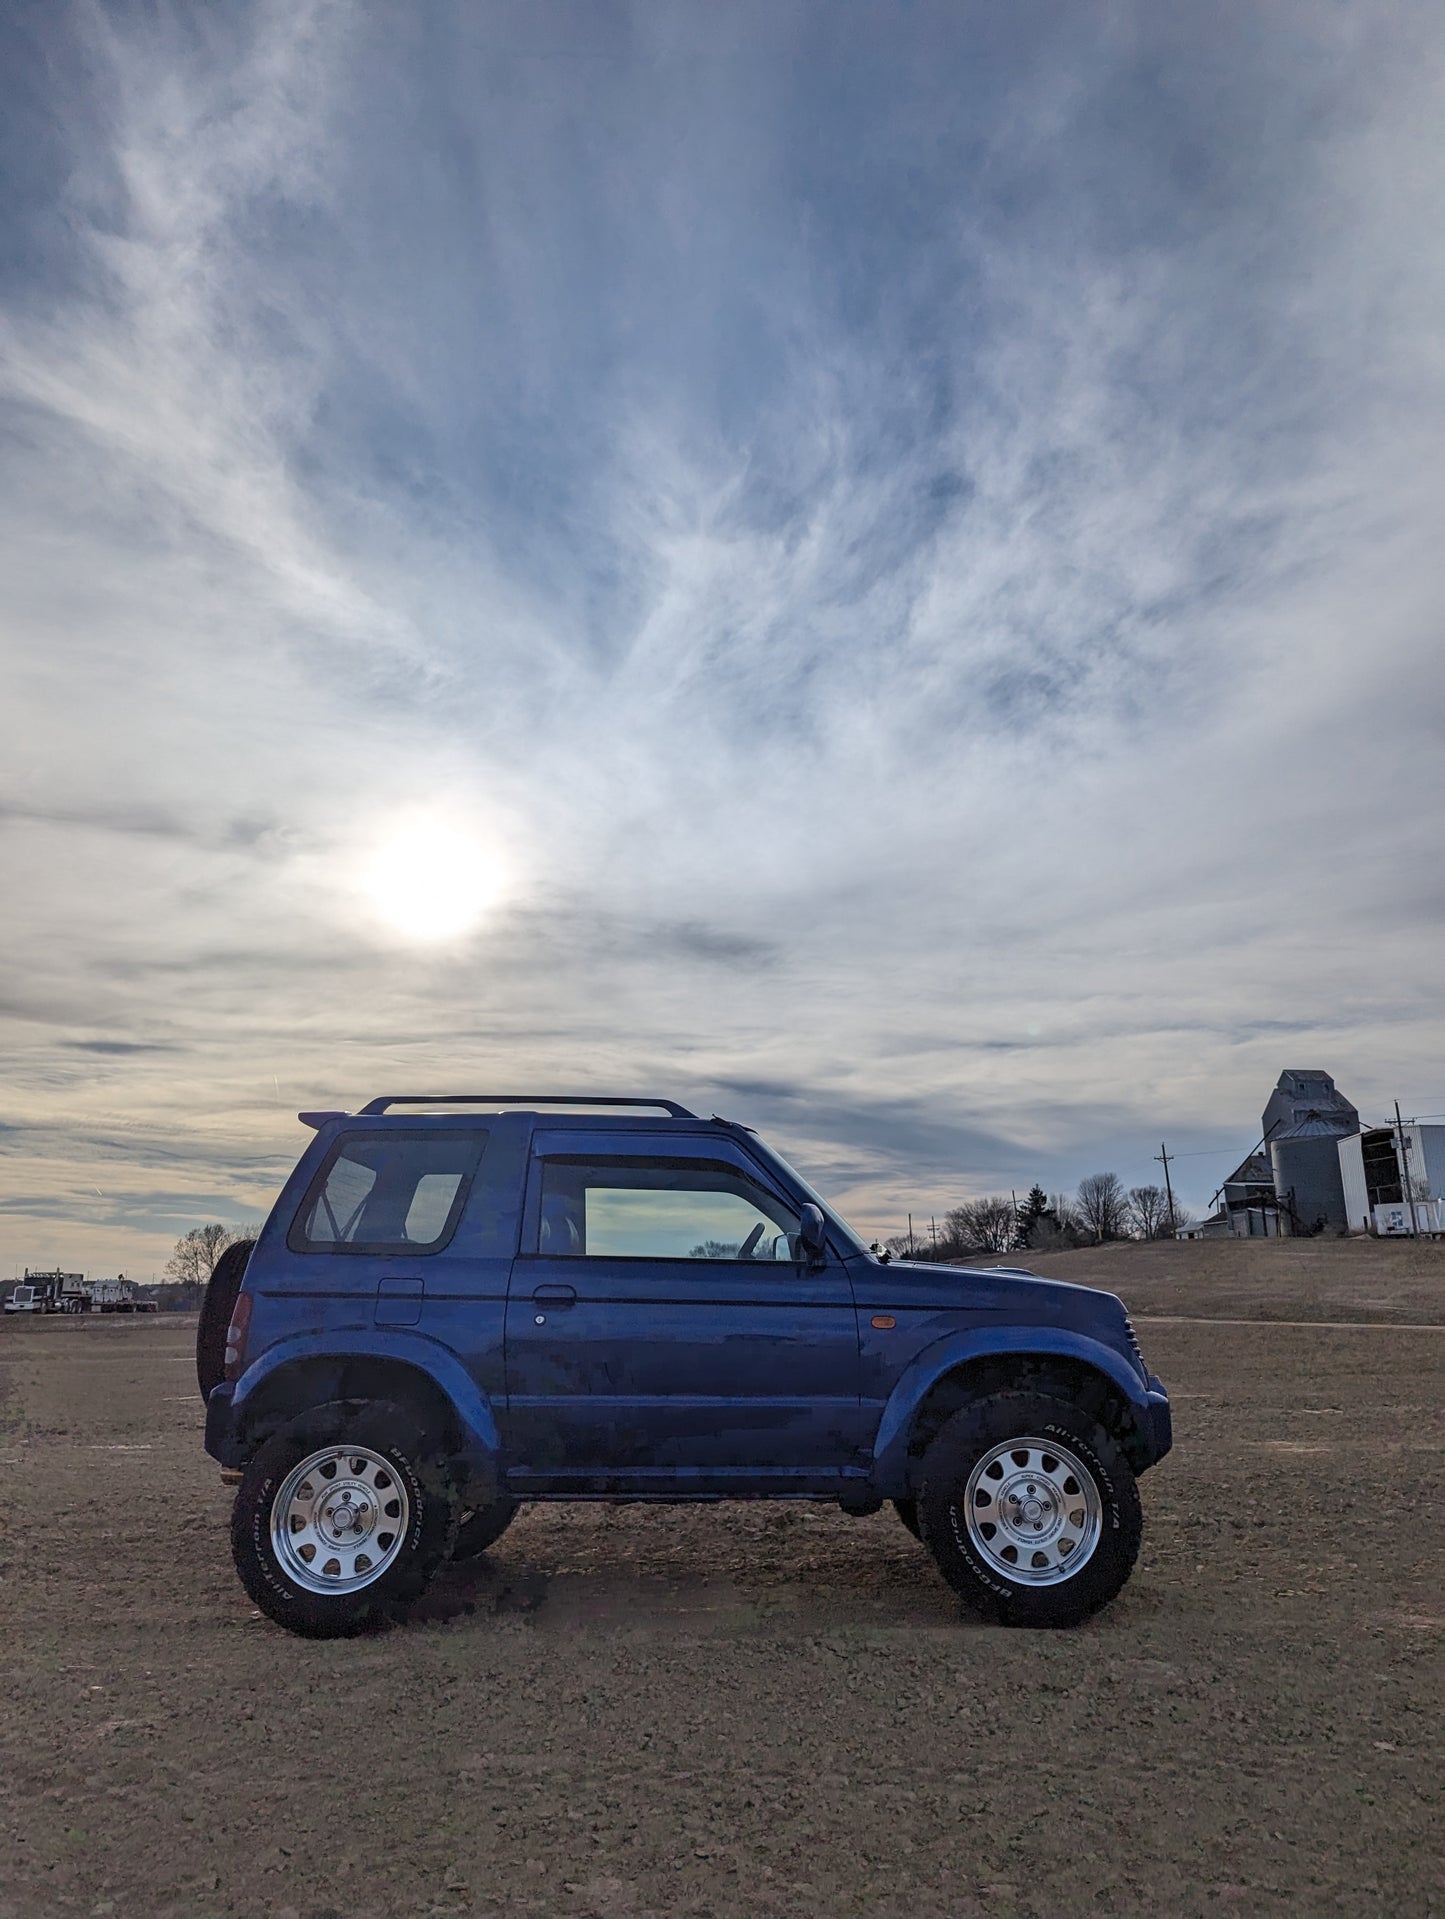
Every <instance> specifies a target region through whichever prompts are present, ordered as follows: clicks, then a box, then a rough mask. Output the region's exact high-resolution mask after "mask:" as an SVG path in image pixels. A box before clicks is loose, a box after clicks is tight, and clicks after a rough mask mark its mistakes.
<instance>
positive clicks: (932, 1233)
mask: <svg viewBox="0 0 1445 1919" xmlns="http://www.w3.org/2000/svg"><path fill="white" fill-rule="evenodd" d="M928 1237H929V1238H930V1239H931V1240H932V1241H933V1257H934V1258H935V1259H937V1258H938V1221H937V1220H936V1219H935V1218H934V1217H933V1215H932V1213H930V1214H929V1215H928Z"/></svg>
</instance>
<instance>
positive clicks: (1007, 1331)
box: [869, 1326, 1148, 1499]
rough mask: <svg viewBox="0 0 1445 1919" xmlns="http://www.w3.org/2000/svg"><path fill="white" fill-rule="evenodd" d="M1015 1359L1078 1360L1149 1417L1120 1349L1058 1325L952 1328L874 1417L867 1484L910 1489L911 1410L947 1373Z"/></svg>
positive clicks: (890, 1491) (886, 1490)
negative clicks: (985, 1361)
mask: <svg viewBox="0 0 1445 1919" xmlns="http://www.w3.org/2000/svg"><path fill="white" fill-rule="evenodd" d="M1000 1354H1002V1355H1007V1356H1009V1357H1016V1358H1018V1359H1048V1358H1050V1357H1051V1356H1057V1357H1058V1358H1061V1359H1075V1360H1081V1361H1082V1362H1083V1363H1084V1364H1085V1365H1086V1366H1092V1367H1093V1369H1094V1371H1095V1372H1098V1373H1102V1374H1103V1375H1104V1376H1105V1378H1107V1379H1108V1380H1109V1382H1110V1383H1111V1384H1112V1385H1114V1386H1117V1387H1118V1389H1119V1391H1120V1392H1121V1393H1122V1394H1123V1396H1124V1398H1125V1399H1126V1400H1127V1401H1128V1402H1129V1404H1130V1405H1131V1406H1132V1407H1133V1408H1134V1410H1135V1412H1136V1413H1137V1414H1138V1416H1139V1418H1140V1419H1141V1420H1143V1419H1145V1418H1146V1417H1147V1409H1148V1399H1147V1394H1146V1388H1145V1385H1144V1381H1143V1380H1142V1379H1141V1378H1140V1377H1139V1375H1138V1373H1137V1372H1136V1371H1135V1370H1134V1368H1133V1367H1132V1366H1131V1365H1130V1363H1129V1361H1128V1360H1127V1359H1126V1358H1125V1357H1124V1355H1123V1354H1122V1353H1117V1352H1115V1351H1114V1349H1113V1348H1112V1347H1111V1346H1105V1345H1104V1344H1103V1343H1102V1342H1101V1341H1099V1340H1097V1339H1090V1338H1089V1337H1088V1335H1087V1334H1085V1333H1074V1332H1069V1331H1068V1330H1067V1329H1066V1328H1063V1327H1058V1326H990V1327H987V1328H985V1329H982V1330H979V1331H976V1332H971V1333H950V1334H946V1335H945V1336H944V1337H943V1338H942V1339H940V1340H936V1341H935V1342H934V1344H933V1345H931V1346H928V1347H926V1348H925V1349H924V1351H923V1352H921V1353H920V1354H919V1355H918V1357H917V1358H916V1359H914V1360H913V1361H912V1363H911V1364H910V1365H909V1366H908V1367H907V1368H906V1370H905V1371H904V1373H903V1376H902V1377H901V1378H900V1380H899V1381H898V1384H897V1385H896V1386H895V1387H894V1388H893V1391H892V1393H891V1394H890V1395H889V1398H888V1401H887V1403H886V1405H885V1406H884V1408H883V1417H882V1419H881V1420H880V1421H879V1422H878V1433H877V1437H876V1438H875V1439H874V1442H873V1470H872V1472H871V1473H870V1475H869V1483H870V1484H871V1485H872V1486H873V1487H874V1489H875V1490H876V1491H877V1492H879V1493H881V1494H882V1495H883V1497H884V1498H885V1499H892V1498H903V1497H904V1496H905V1495H906V1494H907V1493H908V1490H909V1480H908V1441H909V1435H910V1434H911V1432H912V1430H913V1420H914V1415H915V1414H916V1413H917V1411H918V1408H919V1407H920V1406H921V1405H922V1404H923V1402H924V1400H925V1399H926V1398H927V1397H928V1395H929V1393H931V1392H932V1390H933V1388H934V1387H935V1386H936V1385H937V1384H938V1382H939V1380H940V1379H942V1378H943V1377H944V1375H945V1374H946V1373H951V1372H952V1371H953V1370H954V1369H955V1367H958V1366H963V1365H966V1364H967V1363H968V1361H969V1360H972V1359H987V1358H990V1357H994V1356H997V1355H1000Z"/></svg>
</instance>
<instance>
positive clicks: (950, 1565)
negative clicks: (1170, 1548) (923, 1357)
mask: <svg viewBox="0 0 1445 1919" xmlns="http://www.w3.org/2000/svg"><path fill="white" fill-rule="evenodd" d="M1011 1439H1018V1440H1020V1441H1023V1440H1025V1439H1030V1440H1033V1441H1034V1442H1035V1444H1036V1445H1037V1444H1038V1443H1039V1442H1042V1443H1043V1445H1044V1447H1045V1448H1047V1446H1048V1444H1049V1443H1050V1442H1053V1443H1056V1444H1057V1445H1058V1446H1059V1447H1061V1448H1062V1449H1063V1450H1064V1451H1065V1452H1067V1453H1068V1454H1070V1455H1072V1457H1073V1458H1074V1459H1075V1460H1077V1461H1078V1462H1079V1464H1080V1465H1081V1466H1082V1467H1083V1468H1084V1469H1085V1471H1086V1472H1087V1474H1088V1475H1089V1476H1090V1477H1091V1478H1092V1481H1093V1487H1094V1490H1095V1491H1096V1493H1097V1497H1098V1507H1097V1511H1098V1525H1097V1529H1096V1534H1095V1537H1094V1543H1093V1545H1092V1548H1091V1549H1090V1551H1089V1552H1088V1555H1087V1557H1086V1558H1085V1557H1083V1556H1082V1555H1081V1563H1080V1565H1079V1569H1078V1571H1077V1572H1073V1573H1067V1574H1065V1575H1063V1576H1062V1577H1060V1578H1059V1580H1058V1583H1056V1584H1049V1585H1031V1584H1028V1583H1026V1580H1025V1579H1024V1578H1020V1579H1019V1580H1017V1581H1015V1580H1014V1579H1011V1578H1010V1577H1009V1576H1008V1574H1007V1570H1006V1569H1005V1568H1002V1567H1001V1566H1000V1565H999V1563H998V1560H997V1557H996V1555H993V1554H991V1553H988V1552H987V1551H986V1550H985V1549H984V1548H983V1547H982V1546H981V1545H980V1541H979V1540H978V1539H977V1538H976V1537H974V1536H973V1535H972V1534H971V1531H970V1527H969V1523H968V1510H967V1507H966V1504H965V1500H966V1497H967V1492H968V1485H969V1479H970V1475H971V1474H972V1473H973V1472H974V1469H975V1468H976V1467H977V1466H978V1465H979V1463H980V1462H981V1461H982V1460H984V1459H985V1458H986V1457H987V1455H988V1454H989V1453H990V1452H993V1451H995V1450H996V1449H997V1448H999V1447H1000V1446H1001V1445H1003V1444H1005V1443H1006V1442H1007V1441H1009V1440H1011ZM918 1520H919V1529H920V1532H921V1535H922V1538H923V1543H924V1544H925V1545H926V1546H927V1547H928V1549H929V1551H930V1552H931V1553H932V1554H933V1557H934V1559H935V1560H936V1562H937V1564H938V1568H939V1571H940V1572H941V1573H942V1574H943V1576H944V1578H945V1579H946V1580H947V1581H948V1583H949V1585H950V1586H952V1587H953V1589H954V1590H955V1592H957V1593H958V1594H959V1596H960V1597H961V1598H962V1599H963V1601H964V1603H965V1604H966V1605H967V1606H969V1607H970V1608H971V1609H972V1610H973V1611H974V1612H977V1613H979V1614H981V1615H982V1616H983V1617H984V1618H985V1619H988V1620H991V1621H993V1622H994V1623H995V1624H997V1625H1002V1626H1035V1627H1060V1626H1074V1625H1077V1624H1078V1623H1079V1622H1080V1621H1081V1620H1084V1619H1087V1618H1088V1617H1089V1616H1090V1615H1091V1614H1092V1613H1095V1612H1097V1611H1098V1610H1099V1608H1100V1607H1101V1606H1106V1605H1107V1604H1108V1603H1109V1601H1110V1600H1111V1599H1113V1598H1114V1596H1115V1595H1116V1594H1117V1593H1118V1591H1119V1590H1120V1588H1121V1587H1122V1586H1123V1585H1124V1583H1125V1581H1126V1580H1127V1579H1128V1577H1129V1574H1130V1572H1131V1571H1132V1570H1133V1566H1134V1561H1135V1559H1136V1557H1137V1556H1138V1552H1139V1539H1140V1535H1141V1532H1142V1529H1143V1514H1142V1511H1141V1509H1140V1505H1139V1489H1138V1486H1137V1485H1136V1483H1135V1480H1134V1475H1133V1473H1132V1471H1131V1470H1130V1468H1129V1464H1128V1462H1127V1460H1126V1459H1125V1458H1124V1456H1123V1454H1122V1452H1121V1451H1120V1449H1119V1447H1118V1445H1117V1443H1116V1442H1115V1441H1114V1440H1113V1439H1112V1438H1111V1437H1110V1435H1109V1434H1108V1433H1107V1432H1106V1431H1105V1430H1104V1428H1103V1427H1102V1426H1101V1425H1100V1424H1099V1423H1098V1421H1097V1420H1095V1419H1093V1418H1091V1417H1090V1416H1089V1415H1088V1414H1087V1413H1085V1412H1083V1411H1081V1410H1080V1409H1079V1407H1077V1406H1076V1405H1074V1404H1072V1403H1071V1402H1070V1401H1069V1400H1066V1399H1056V1398H1054V1397H1052V1396H1051V1395H1048V1394H1043V1393H1038V1392H1002V1393H993V1394H990V1395H989V1396H988V1397H987V1398H985V1399H979V1400H976V1401H974V1402H973V1403H972V1404H971V1405H968V1406H965V1407H964V1408H963V1409H962V1410H961V1411H959V1412H957V1413H955V1414H954V1415H953V1417H952V1418H951V1419H950V1420H949V1421H948V1422H947V1423H946V1424H945V1425H944V1426H943V1428H942V1429H941V1430H940V1431H939V1433H938V1434H937V1435H936V1436H935V1438H934V1439H933V1441H932V1443H931V1445H930V1446H929V1448H928V1450H927V1452H926V1453H925V1454H924V1457H923V1466H922V1474H921V1485H920V1490H919V1494H918Z"/></svg>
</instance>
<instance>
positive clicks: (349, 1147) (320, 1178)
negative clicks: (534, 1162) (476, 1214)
mask: <svg viewBox="0 0 1445 1919" xmlns="http://www.w3.org/2000/svg"><path fill="white" fill-rule="evenodd" d="M487 1137H488V1136H487V1133H486V1132H485V1130H483V1129H480V1128H477V1127H469V1128H467V1129H466V1130H465V1131H460V1130H459V1131H456V1132H443V1131H440V1130H434V1129H427V1130H426V1131H421V1130H418V1131H416V1132H405V1131H402V1130H400V1129H395V1130H393V1129H390V1128H387V1129H382V1128H379V1127H377V1128H370V1129H368V1130H367V1131H365V1132H355V1133H343V1134H342V1135H341V1136H340V1138H338V1139H337V1140H335V1141H334V1142H333V1143H332V1145H331V1147H330V1150H329V1151H328V1152H327V1155H326V1158H325V1159H324V1160H323V1161H322V1163H321V1166H320V1167H319V1169H318V1170H317V1173H316V1177H315V1178H314V1179H313V1180H312V1182H311V1184H310V1186H309V1187H308V1188H307V1189H306V1197H305V1199H303V1200H302V1202H301V1205H300V1208H299V1210H298V1211H297V1214H296V1217H295V1219H294V1220H293V1221H292V1222H291V1227H290V1230H289V1231H288V1233H287V1235H286V1243H287V1245H288V1246H289V1247H290V1248H291V1250H292V1251H293V1252H297V1253H439V1252H440V1251H441V1250H442V1248H443V1247H444V1246H445V1245H446V1244H447V1243H448V1241H449V1240H450V1239H451V1237H452V1235H453V1233H455V1231H456V1229H457V1222H458V1220H460V1218H461V1216H462V1209H463V1207H464V1206H465V1205H466V1203H467V1194H468V1193H469V1191H470V1190H471V1184H472V1180H473V1178H474V1176H475V1174H476V1170H477V1164H478V1162H479V1160H480V1159H481V1156H482V1150H483V1148H484V1147H485V1146H486V1143H487Z"/></svg>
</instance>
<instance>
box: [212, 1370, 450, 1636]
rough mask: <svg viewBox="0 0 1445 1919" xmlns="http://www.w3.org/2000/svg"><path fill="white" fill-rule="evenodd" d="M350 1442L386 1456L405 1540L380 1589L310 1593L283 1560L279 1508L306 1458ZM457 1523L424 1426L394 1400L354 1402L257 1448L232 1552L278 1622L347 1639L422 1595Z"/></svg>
mask: <svg viewBox="0 0 1445 1919" xmlns="http://www.w3.org/2000/svg"><path fill="white" fill-rule="evenodd" d="M353 1445H354V1446H357V1447H364V1448H365V1449H366V1450H367V1452H368V1453H371V1454H379V1455H381V1456H382V1457H383V1458H384V1459H385V1461H386V1463H387V1466H388V1468H389V1470H390V1471H391V1472H392V1473H394V1474H395V1476H396V1479H397V1481H398V1482H399V1484H400V1485H401V1487H402V1488H403V1489H404V1492H405V1496H406V1501H407V1506H408V1520H407V1526H406V1534H405V1537H404V1539H403V1540H402V1542H401V1545H400V1548H399V1549H398V1550H397V1552H396V1556H395V1557H394V1558H393V1559H392V1561H391V1563H390V1564H388V1565H387V1567H386V1569H385V1571H384V1572H383V1573H381V1575H380V1576H379V1577H378V1578H377V1579H375V1580H374V1581H373V1583H371V1584H369V1585H366V1586H363V1587H361V1588H360V1589H359V1590H356V1591H351V1592H338V1593H335V1594H332V1593H318V1592H312V1591H310V1590H309V1589H308V1588H306V1587H305V1586H303V1585H300V1584H298V1582H297V1581H296V1580H295V1579H294V1578H292V1577H291V1576H290V1575H289V1574H288V1572H287V1570H286V1568H285V1567H284V1566H283V1565H282V1563H281V1561H280V1560H279V1559H278V1558H277V1556H276V1549H275V1545H274V1543H273V1541H272V1537H271V1517H272V1507H273V1505H274V1503H275V1501H276V1499H277V1497H278V1495H279V1494H280V1493H282V1491H283V1489H284V1487H285V1484H286V1481H287V1479H288V1477H289V1476H290V1474H291V1473H292V1471H293V1469H294V1468H295V1467H296V1466H298V1465H299V1464H300V1462H301V1461H302V1460H304V1459H306V1458H308V1457H309V1456H310V1455H311V1454H312V1453H315V1452H317V1451H319V1450H321V1449H323V1448H325V1447H328V1446H343V1447H344V1446H353ZM456 1527H457V1505H456V1497H455V1492H454V1490H453V1488H452V1485H451V1481H450V1478H449V1475H448V1473H447V1471H446V1469H445V1467H444V1464H443V1462H442V1461H441V1460H440V1459H439V1458H438V1457H437V1456H436V1455H435V1452H434V1449H433V1447H432V1444H431V1442H429V1441H428V1439H427V1435H426V1431H425V1428H424V1427H423V1425H422V1423H421V1421H420V1420H419V1419H418V1418H417V1417H416V1416H415V1415H414V1414H413V1413H412V1412H410V1411H409V1410H408V1409H407V1408H406V1407H405V1406H401V1405H398V1404H396V1403H394V1402H393V1401H390V1400H380V1399H378V1400H351V1401H346V1402H335V1403H332V1404H330V1405H325V1406H318V1407H315V1408H314V1409H313V1410H311V1411H309V1412H305V1413H301V1414H300V1415H298V1417H296V1418H295V1419H293V1420H291V1421H290V1422H289V1424H287V1425H285V1426H283V1427H282V1428H281V1430H280V1431H279V1432H277V1433H275V1434H273V1435H272V1437H271V1438H270V1439H268V1440H267V1441H266V1443H265V1444H264V1445H263V1446H262V1447H260V1449H259V1450H258V1451H257V1453H256V1454H255V1456H254V1458H253V1459H252V1460H251V1462H250V1464H249V1465H248V1466H247V1467H246V1470H245V1474H244V1476H243V1478H242V1480H241V1485H240V1488H239V1490H238V1491H237V1494H236V1504H235V1507H234V1509H233V1511H232V1514H231V1552H232V1555H233V1557H234V1559H235V1562H236V1571H237V1572H238V1573H239V1574H240V1577H241V1583H242V1585H243V1586H244V1587H245V1588H246V1591H247V1592H248V1593H249V1594H250V1595H251V1597H252V1599H253V1600H254V1601H255V1602H256V1604H257V1605H258V1606H259V1607H260V1609H261V1611H262V1612H263V1613H265V1614H266V1616H267V1617H268V1618H269V1619H274V1620H275V1621H276V1623H277V1625H278V1626H284V1627H286V1629H287V1631H288V1632H294V1633H299V1634H300V1635H301V1636H302V1637H303V1638H306V1639H343V1638H348V1637H350V1636H351V1635H352V1634H353V1633H358V1632H361V1631H363V1630H364V1629H365V1628H367V1627H369V1626H374V1625H379V1624H382V1623H384V1622H386V1621H387V1620H389V1619H391V1618H394V1617H395V1616H396V1614H397V1613H398V1612H399V1611H400V1610H401V1609H402V1608H404V1607H405V1606H407V1605H408V1604H409V1603H410V1602H411V1601H412V1600H414V1599H416V1598H417V1597H418V1595H419V1594H420V1593H421V1592H422V1591H423V1590H424V1589H425V1587H426V1585H427V1584H428V1582H429V1581H430V1579H431V1578H432V1576H433V1574H434V1573H435V1572H436V1571H437V1569H438V1567H440V1566H441V1565H442V1564H443V1562H444V1561H445V1560H446V1559H447V1558H448V1556H449V1555H450V1552H451V1549H452V1543H453V1540H454V1539H455V1537H456Z"/></svg>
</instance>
